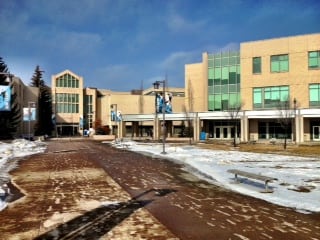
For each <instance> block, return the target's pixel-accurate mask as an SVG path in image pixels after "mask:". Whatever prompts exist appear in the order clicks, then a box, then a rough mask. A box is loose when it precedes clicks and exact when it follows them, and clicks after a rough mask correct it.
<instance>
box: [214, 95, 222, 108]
mask: <svg viewBox="0 0 320 240" xmlns="http://www.w3.org/2000/svg"><path fill="white" fill-rule="evenodd" d="M214 110H221V95H215V96H214Z"/></svg>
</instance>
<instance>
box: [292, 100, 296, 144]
mask: <svg viewBox="0 0 320 240" xmlns="http://www.w3.org/2000/svg"><path fill="white" fill-rule="evenodd" d="M293 111H294V120H293V131H294V134H293V141H294V142H295V143H296V142H297V127H296V116H297V113H296V111H297V99H296V98H294V99H293Z"/></svg>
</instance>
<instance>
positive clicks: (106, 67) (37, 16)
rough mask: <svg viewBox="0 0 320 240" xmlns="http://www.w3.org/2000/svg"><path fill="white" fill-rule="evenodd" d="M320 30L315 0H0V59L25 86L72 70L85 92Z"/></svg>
mask: <svg viewBox="0 0 320 240" xmlns="http://www.w3.org/2000/svg"><path fill="white" fill-rule="evenodd" d="M310 33H320V1H318V0H281V1H280V0H276V1H275V0H267V1H262V0H260V1H259V0H255V1H253V0H252V1H250V0H247V1H245V0H201V1H200V0H75V1H68V0H54V1H47V0H0V56H1V57H2V58H3V60H4V61H5V62H6V64H7V65H8V68H9V70H10V72H11V73H13V74H15V75H16V76H19V77H20V78H21V79H22V80H23V82H24V83H25V84H29V83H30V79H31V77H32V75H33V73H34V70H35V68H36V66H37V65H39V66H40V68H41V69H42V70H44V71H45V72H44V75H43V77H44V80H45V82H46V83H47V84H48V85H51V76H52V75H53V74H57V73H59V72H61V71H63V70H65V69H69V70H71V71H73V72H74V73H76V74H77V75H80V76H82V77H84V80H85V86H86V87H97V88H102V89H111V90H114V91H130V90H132V89H140V88H141V87H143V88H144V89H145V88H148V87H151V85H152V83H153V82H154V81H155V80H163V79H164V78H165V77H166V76H167V80H168V85H169V86H172V87H184V65H185V64H188V63H195V62H200V61H201V57H202V52H214V53H215V52H219V51H224V50H228V49H230V50H234V49H239V44H240V42H245V41H254V40H262V39H269V38H278V37H287V36H294V35H302V34H310Z"/></svg>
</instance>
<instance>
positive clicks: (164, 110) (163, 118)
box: [153, 80, 166, 154]
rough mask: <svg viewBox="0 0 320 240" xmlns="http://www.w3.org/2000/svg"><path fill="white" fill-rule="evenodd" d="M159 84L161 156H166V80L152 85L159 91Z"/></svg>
mask: <svg viewBox="0 0 320 240" xmlns="http://www.w3.org/2000/svg"><path fill="white" fill-rule="evenodd" d="M160 84H162V86H163V89H162V103H161V104H162V106H161V110H162V154H166V136H165V135H166V104H165V96H166V95H165V94H166V80H162V81H155V82H154V83H153V87H154V89H159V87H160Z"/></svg>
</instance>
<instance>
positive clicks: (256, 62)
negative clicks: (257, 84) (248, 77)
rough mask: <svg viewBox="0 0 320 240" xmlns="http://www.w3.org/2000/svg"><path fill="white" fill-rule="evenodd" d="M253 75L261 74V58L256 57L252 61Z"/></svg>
mask: <svg viewBox="0 0 320 240" xmlns="http://www.w3.org/2000/svg"><path fill="white" fill-rule="evenodd" d="M252 73H253V74H259V73H261V57H254V58H253V59H252Z"/></svg>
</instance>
